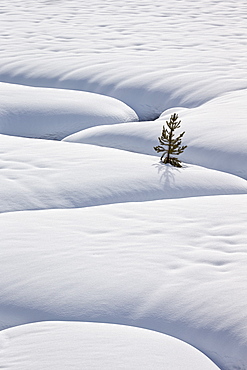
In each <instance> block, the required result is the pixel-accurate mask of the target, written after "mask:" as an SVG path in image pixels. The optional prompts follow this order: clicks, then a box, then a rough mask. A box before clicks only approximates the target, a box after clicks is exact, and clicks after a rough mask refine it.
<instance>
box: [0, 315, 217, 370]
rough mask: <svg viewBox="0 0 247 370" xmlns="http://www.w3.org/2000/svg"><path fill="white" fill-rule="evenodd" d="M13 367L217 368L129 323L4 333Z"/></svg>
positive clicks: (5, 357) (52, 325)
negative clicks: (124, 324)
mask: <svg viewBox="0 0 247 370" xmlns="http://www.w3.org/2000/svg"><path fill="white" fill-rule="evenodd" d="M0 343H1V344H0V346H1V349H2V352H1V364H2V366H3V367H6V368H8V369H10V370H23V369H25V370H33V369H35V370H43V369H53V370H68V369H88V370H91V369H95V370H96V369H101V370H109V369H139V370H144V369H146V370H148V369H149V370H153V369H157V370H159V369H160V370H164V369H173V370H180V369H187V370H198V369H200V370H217V369H218V367H217V366H216V365H215V364H213V363H212V362H211V361H210V360H209V359H208V358H207V357H206V356H205V355H203V354H202V353H200V352H199V351H198V350H196V349H195V348H193V347H191V346H189V345H188V344H187V343H184V342H182V341H180V340H178V339H175V338H173V337H170V336H168V335H164V334H160V333H155V332H152V331H149V330H145V329H139V328H134V327H128V326H120V325H110V324H99V323H97V324H96V323H75V322H43V323H38V324H29V325H23V326H19V327H17V328H11V329H7V330H4V331H3V332H1V333H0Z"/></svg>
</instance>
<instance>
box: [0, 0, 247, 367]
mask: <svg viewBox="0 0 247 370" xmlns="http://www.w3.org/2000/svg"><path fill="white" fill-rule="evenodd" d="M246 11H247V9H246V1H245V0H239V1H237V2H236V1H235V0H225V1H217V0H199V1H193V0H181V1H178V0H167V1H165V2H164V1H163V0H154V1H152V2H150V1H147V0H130V1H127V2H126V1H122V0H119V1H117V0H107V1H102V0H92V1H90V2H87V3H85V2H82V1H79V0H59V1H55V0H54V1H50V0H47V1H46V0H37V1H35V2H34V1H32V0H22V1H19V0H13V1H11V2H10V1H7V0H2V1H1V4H0V50H1V58H0V81H2V82H8V83H12V84H13V85H12V86H10V85H7V84H3V83H2V84H1V98H0V121H1V125H0V133H3V132H4V133H8V134H11V135H20V136H35V137H44V138H50V139H51V138H56V139H61V138H62V137H64V136H65V135H69V134H70V133H73V132H75V131H77V130H81V129H85V128H86V127H92V129H90V128H88V129H87V130H86V131H85V132H84V134H85V135H88V134H89V136H90V132H91V133H92V132H93V135H95V137H94V139H99V141H100V142H99V143H97V144H99V145H105V144H104V143H103V142H104V140H105V141H106V146H111V147H113V148H111V149H110V148H99V147H96V146H93V145H82V144H76V143H64V142H54V141H51V140H50V141H49V142H48V141H44V140H37V139H36V140H33V139H26V138H17V137H10V136H4V135H1V136H0V198H1V212H3V213H1V214H0V220H1V244H0V254H1V256H0V257H1V268H0V295H1V297H0V313H1V314H0V323H1V328H7V327H8V326H14V325H18V324H22V323H30V321H40V320H71V319H73V320H79V321H101V322H111V323H115V324H127V325H132V326H140V327H143V328H149V329H151V330H156V331H162V332H163V333H167V334H171V335H173V336H176V337H178V338H180V339H182V340H184V341H186V342H188V343H190V344H192V345H193V346H194V347H197V348H199V349H200V350H201V351H202V352H204V353H205V354H206V355H207V356H209V357H210V358H212V359H213V361H215V363H217V365H218V366H219V367H220V368H221V370H236V369H238V370H240V369H241V370H246V369H247V358H246V353H247V348H246V343H247V332H246V328H247V319H246V312H247V303H246V297H247V294H246V293H247V292H246V280H247V279H246V262H247V261H246V240H247V236H246V204H247V200H246V193H247V191H246V181H245V180H244V179H243V178H246V173H247V170H246V163H247V161H246V116H247V115H246V89H247V59H246V58H247V54H246V39H247V23H246ZM16 84H20V85H22V84H24V85H31V86H37V87H38V88H37V89H33V88H30V87H29V88H28V87H24V86H17V85H16ZM48 88H49V89H48ZM62 89H67V90H66V91H62ZM68 89H70V90H72V89H74V90H83V91H85V92H87V93H84V92H82V93H81V92H79V91H78V92H76V91H68ZM92 92H93V93H98V94H102V95H106V96H108V97H104V96H99V95H93V94H91V93H92ZM228 92H229V94H226V93H228ZM109 97H114V98H117V99H118V100H121V101H122V102H124V103H127V105H128V106H129V107H131V108H133V109H134V110H135V112H136V113H137V114H138V116H139V119H140V120H150V121H149V122H140V123H139V122H126V121H133V120H136V116H135V114H134V113H133V111H132V110H130V108H129V107H127V106H126V105H123V104H122V103H121V102H120V101H117V100H112V99H110V98H109ZM176 107H179V114H180V116H181V119H182V124H183V128H182V129H185V131H186V134H185V136H184V141H185V144H188V148H187V149H186V151H185V152H184V154H183V156H182V155H181V159H184V161H185V162H186V164H185V167H184V168H183V169H181V170H178V169H174V168H170V167H169V166H162V165H160V164H159V160H158V157H157V156H156V157H155V152H154V151H153V146H154V145H157V137H158V136H159V135H160V132H161V127H162V124H163V122H162V119H160V120H157V121H155V122H154V121H152V120H153V119H155V118H157V117H158V116H159V115H160V114H161V113H162V112H164V111H165V110H166V109H169V108H171V110H170V111H169V112H166V113H165V114H168V113H169V114H171V113H174V111H176V112H178V110H177V108H176ZM175 108H176V109H175ZM108 119H110V121H108ZM123 122H125V123H123ZM114 123H117V125H115V124H114ZM106 124H110V125H111V126H104V125H106ZM95 125H97V126H99V125H101V127H93V126H95ZM102 125H103V126H102ZM140 127H141V130H140ZM91 130H92V131H91ZM105 130H106V131H105ZM89 136H88V138H89ZM91 138H92V136H91ZM84 139H85V136H84ZM90 140H91V139H90ZM121 146H122V149H125V151H120V150H117V149H116V148H119V147H121ZM133 147H134V150H136V151H140V152H143V151H144V148H145V153H148V154H153V156H150V155H143V154H135V153H130V152H127V151H126V150H130V151H132V150H133ZM149 151H150V152H149ZM195 165H200V166H201V167H199V166H195ZM202 166H203V167H202ZM205 167H208V168H211V170H209V169H206V168H205ZM212 169H213V170H212ZM226 172H228V173H226ZM229 173H230V174H229ZM233 175H237V176H233ZM237 193H238V194H237ZM240 193H245V194H240ZM217 194H218V195H217ZM222 194H229V195H222ZM231 194H235V195H231ZM203 195H207V196H206V197H203ZM211 195H214V196H211ZM176 197H188V198H187V199H182V198H180V199H164V200H157V201H151V202H146V201H147V200H154V199H160V198H176ZM129 201H139V203H129V204H127V203H126V204H120V203H121V202H129ZM115 202H118V203H119V204H109V205H105V206H103V205H102V206H98V207H92V206H94V205H100V204H105V203H115ZM85 206H87V208H82V209H77V210H75V209H70V210H65V209H60V210H43V211H40V209H43V208H46V209H48V208H68V207H85ZM27 209H39V211H28V212H15V211H17V210H18V211H19V210H27ZM5 212H9V213H5ZM13 330H19V329H18V328H16V329H15V328H14V329H13ZM20 330H22V329H20ZM42 330H43V329H42ZM119 330H120V329H119ZM26 335H27V332H25V333H23V336H22V339H23V343H24V342H25V341H27V342H25V343H28V340H29V339H28V337H29V336H27V337H26ZM154 335H156V334H155V333H154ZM126 337H127V336H126ZM29 338H31V337H29ZM149 338H150V346H152V340H151V337H149ZM5 344H6V342H5ZM174 345H175V343H174ZM24 347H25V346H24ZM22 348H23V347H22ZM174 348H175V347H174ZM119 349H120V350H122V349H123V348H119ZM45 352H46V355H47V356H48V355H49V354H51V355H52V354H53V352H48V353H47V351H45ZM108 355H109V356H112V355H113V353H112V352H111V351H109V352H108ZM43 357H45V356H43ZM9 358H10V357H9ZM24 360H25V359H24ZM192 360H193V359H192ZM202 361H203V360H202ZM123 364H124V362H123V361H122V362H121V366H122V365H123ZM195 364H197V362H196V360H195ZM0 366H1V365H0ZM30 366H31V367H32V368H34V366H32V364H31V363H30ZM201 367H202V363H201V364H200V365H199V366H197V368H199V369H201Z"/></svg>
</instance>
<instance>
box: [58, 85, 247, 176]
mask: <svg viewBox="0 0 247 370" xmlns="http://www.w3.org/2000/svg"><path fill="white" fill-rule="evenodd" d="M246 100H247V89H245V90H240V91H234V92H231V93H228V94H224V95H223V96H221V97H219V98H215V99H213V100H211V101H209V102H207V103H205V104H203V105H201V106H200V107H198V108H192V109H186V108H181V107H174V108H172V109H169V110H167V111H165V112H164V113H163V114H162V115H161V116H160V118H159V119H158V120H156V121H154V122H150V121H148V122H135V123H134V124H133V123H122V124H121V125H112V126H108V125H104V126H100V127H99V126H98V127H92V128H90V129H87V130H84V131H81V132H78V133H76V134H72V135H70V136H68V137H67V138H65V139H64V141H69V142H78V143H87V144H95V145H101V146H108V147H114V148H119V149H124V150H128V151H133V152H138V153H143V154H150V155H159V156H160V154H156V153H155V151H154V150H153V147H154V146H156V145H158V144H159V142H158V137H159V136H160V135H161V131H162V127H163V125H166V120H169V118H170V115H171V114H173V113H177V114H178V115H179V119H180V120H181V128H180V131H181V132H182V131H185V135H184V138H183V144H184V145H187V146H188V148H187V149H186V150H185V151H184V153H183V154H181V155H180V157H179V158H180V159H181V160H183V161H185V162H188V163H193V164H196V165H199V166H204V167H207V168H212V169H215V170H219V171H224V172H229V173H232V174H234V175H237V176H240V177H243V178H244V179H247V130H246V116H247V107H246Z"/></svg>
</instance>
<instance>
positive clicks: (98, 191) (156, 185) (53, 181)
mask: <svg viewBox="0 0 247 370" xmlns="http://www.w3.org/2000/svg"><path fill="white" fill-rule="evenodd" d="M0 143H1V144H0V147H1V151H2V154H1V158H0V168H1V172H0V182H1V184H2V188H0V196H1V204H0V212H9V211H22V210H28V209H29V210H31V209H49V208H73V207H88V206H95V205H101V204H109V203H121V202H130V201H147V200H156V199H166V198H183V197H194V196H203V195H221V194H245V193H247V182H246V181H245V180H243V179H241V178H240V177H237V176H234V175H230V174H227V173H224V172H220V171H214V170H209V169H206V168H204V167H199V166H194V165H190V164H186V165H184V167H183V168H181V169H178V168H175V167H172V166H170V165H167V166H164V165H163V164H161V163H159V161H158V160H157V157H155V156H149V155H144V154H137V153H131V152H127V151H121V150H117V149H113V148H103V147H99V146H92V145H81V144H73V143H65V142H52V141H50V140H49V141H48V140H35V139H27V138H18V137H12V136H4V135H0Z"/></svg>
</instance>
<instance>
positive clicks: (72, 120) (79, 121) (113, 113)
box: [0, 83, 138, 140]
mask: <svg viewBox="0 0 247 370" xmlns="http://www.w3.org/2000/svg"><path fill="white" fill-rule="evenodd" d="M0 101H1V105H0V132H1V133H2V134H8V135H15V136H24V137H34V138H44V139H55V140H60V139H62V138H64V137H65V136H67V135H69V134H72V133H75V132H77V131H80V130H82V129H85V128H88V127H90V126H96V125H102V124H111V123H118V122H130V121H137V120H138V117H137V115H136V114H135V112H134V111H133V110H132V109H131V108H129V107H128V106H126V104H124V103H122V102H120V101H119V100H116V99H113V98H110V97H107V96H103V95H99V94H93V93H88V92H82V91H64V90H57V89H44V88H38V87H28V86H18V85H14V84H5V83H0Z"/></svg>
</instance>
